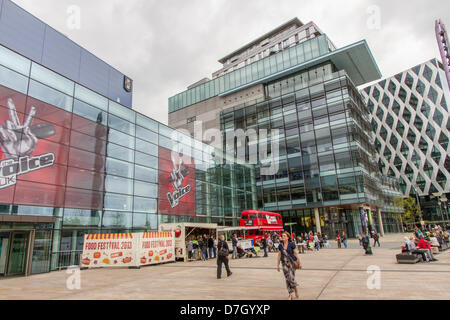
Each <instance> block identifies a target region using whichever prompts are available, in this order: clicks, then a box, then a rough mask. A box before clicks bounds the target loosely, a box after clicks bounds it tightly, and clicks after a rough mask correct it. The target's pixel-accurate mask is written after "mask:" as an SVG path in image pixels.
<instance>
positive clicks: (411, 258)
mask: <svg viewBox="0 0 450 320" xmlns="http://www.w3.org/2000/svg"><path fill="white" fill-rule="evenodd" d="M396 257H397V263H399V264H416V263H418V262H421V261H422V259H421V258H420V257H419V256H418V255H416V254H401V253H400V254H398V255H397V256H396Z"/></svg>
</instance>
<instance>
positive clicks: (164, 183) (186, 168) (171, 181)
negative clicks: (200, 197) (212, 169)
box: [158, 147, 196, 216]
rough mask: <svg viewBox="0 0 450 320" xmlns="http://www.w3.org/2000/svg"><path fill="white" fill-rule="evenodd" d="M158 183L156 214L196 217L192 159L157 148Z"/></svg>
mask: <svg viewBox="0 0 450 320" xmlns="http://www.w3.org/2000/svg"><path fill="white" fill-rule="evenodd" d="M158 183H159V186H158V213H160V214H169V215H183V216H195V215H196V210H195V164H194V159H193V158H191V157H187V156H183V155H182V154H178V153H177V152H172V151H170V150H168V149H166V148H163V147H159V177H158Z"/></svg>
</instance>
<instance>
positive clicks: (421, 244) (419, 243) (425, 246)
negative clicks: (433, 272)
mask: <svg viewBox="0 0 450 320" xmlns="http://www.w3.org/2000/svg"><path fill="white" fill-rule="evenodd" d="M415 243H416V247H417V249H421V250H425V251H424V252H425V256H426V258H427V259H426V261H438V260H437V259H435V258H434V256H433V253H432V252H431V244H430V242H429V241H426V240H425V239H424V238H420V240H418V239H416V241H415Z"/></svg>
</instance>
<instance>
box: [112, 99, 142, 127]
mask: <svg viewBox="0 0 450 320" xmlns="http://www.w3.org/2000/svg"><path fill="white" fill-rule="evenodd" d="M109 113H112V114H114V115H116V116H118V117H121V118H122V119H125V120H127V121H129V122H131V123H135V116H136V113H135V112H134V111H133V110H131V109H130V108H127V107H124V106H122V105H120V104H118V103H116V102H114V101H109Z"/></svg>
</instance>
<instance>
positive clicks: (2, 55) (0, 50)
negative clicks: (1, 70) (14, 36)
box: [0, 46, 31, 77]
mask: <svg viewBox="0 0 450 320" xmlns="http://www.w3.org/2000/svg"><path fill="white" fill-rule="evenodd" d="M0 64H2V65H4V66H5V67H8V68H10V69H12V70H14V71H17V72H20V73H21V74H24V75H26V76H27V77H28V75H29V74H30V66H31V61H30V60H28V59H27V58H24V57H22V56H21V55H19V54H17V53H15V52H13V51H11V50H8V49H6V48H5V47H3V46H0Z"/></svg>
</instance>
